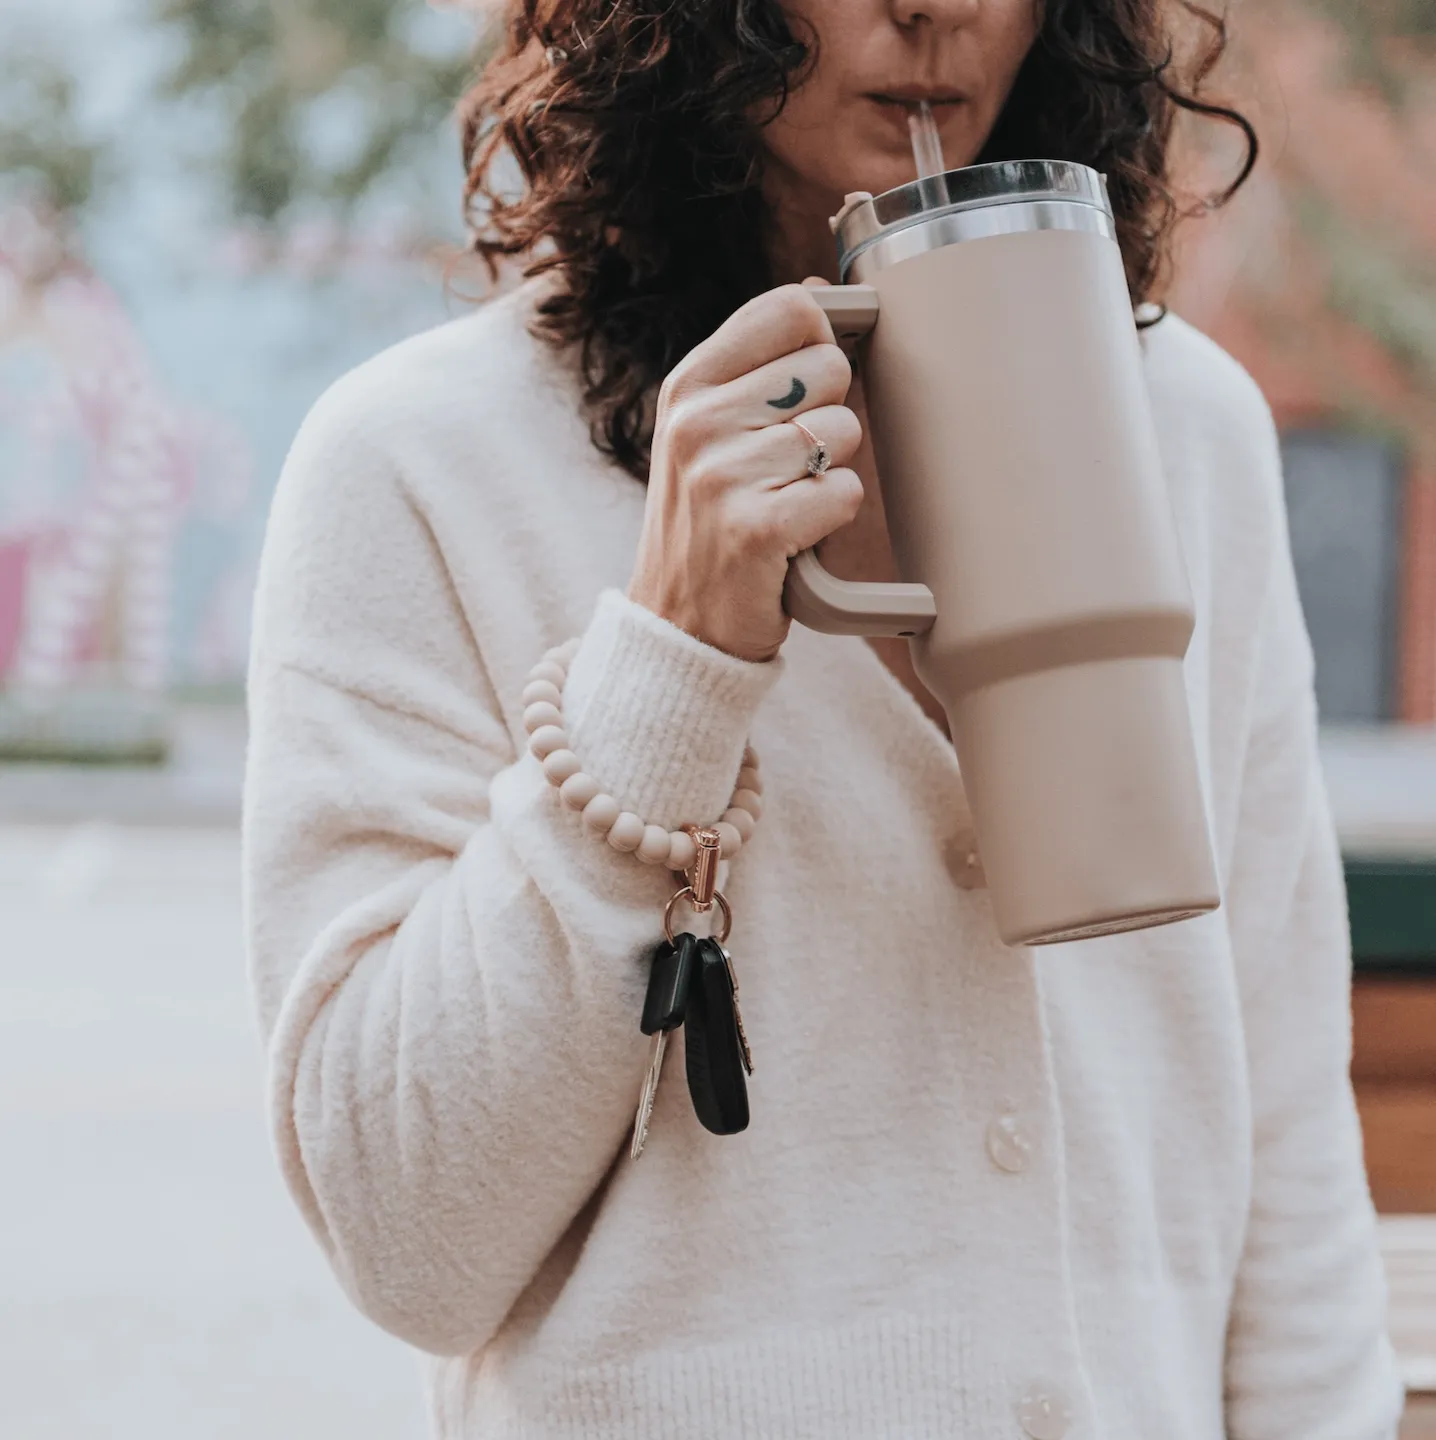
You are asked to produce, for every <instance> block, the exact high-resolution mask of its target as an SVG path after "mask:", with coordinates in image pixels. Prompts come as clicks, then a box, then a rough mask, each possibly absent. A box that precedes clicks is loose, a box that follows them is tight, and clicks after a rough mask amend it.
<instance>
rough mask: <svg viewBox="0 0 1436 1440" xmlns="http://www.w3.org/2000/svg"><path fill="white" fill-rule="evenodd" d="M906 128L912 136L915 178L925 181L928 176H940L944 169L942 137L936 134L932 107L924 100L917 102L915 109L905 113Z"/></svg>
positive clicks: (935, 122)
mask: <svg viewBox="0 0 1436 1440" xmlns="http://www.w3.org/2000/svg"><path fill="white" fill-rule="evenodd" d="M907 128H908V134H910V135H911V136H912V158H913V161H914V163H915V164H916V165H917V178H918V179H919V180H925V179H927V177H928V176H929V175H941V174H942V172H943V170H944V169H945V168H946V167H945V166H944V164H943V160H942V137H941V136H940V135H939V134H938V133H937V121H936V120H934V119H933V118H932V106H931V105H929V104H928V103H927V101H926V100H920V101H918V104H917V108H916V109H915V110H909V111H908V112H907Z"/></svg>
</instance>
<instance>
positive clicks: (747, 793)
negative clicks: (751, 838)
mask: <svg viewBox="0 0 1436 1440" xmlns="http://www.w3.org/2000/svg"><path fill="white" fill-rule="evenodd" d="M728 803H729V804H730V805H731V806H733V807H734V808H735V809H738V810H746V811H747V812H748V813H749V814H750V815H751V816H752V817H753V818H754V819H755V820H761V819H762V818H763V797H762V796H761V795H759V794H758V792H757V791H756V790H746V789H745V790H735V791H734V792H733V798H732V799H731V800H730V801H729V802H728Z"/></svg>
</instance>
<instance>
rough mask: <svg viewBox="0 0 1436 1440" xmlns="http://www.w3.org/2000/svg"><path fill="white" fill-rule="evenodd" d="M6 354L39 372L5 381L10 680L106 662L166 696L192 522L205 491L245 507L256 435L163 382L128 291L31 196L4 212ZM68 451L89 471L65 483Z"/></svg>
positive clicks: (5, 625)
mask: <svg viewBox="0 0 1436 1440" xmlns="http://www.w3.org/2000/svg"><path fill="white" fill-rule="evenodd" d="M6 351H11V352H12V353H13V352H16V351H24V352H27V355H26V358H28V359H30V360H31V361H38V362H39V365H38V370H39V376H40V378H39V382H38V384H32V385H27V386H24V387H21V388H20V389H19V390H18V391H14V390H12V391H8V392H7V390H6V388H5V387H3V386H0V425H3V426H5V427H7V428H8V429H9V431H10V438H11V440H12V445H11V446H10V448H11V450H12V451H13V452H14V453H15V454H16V456H17V459H16V462H15V465H14V467H13V470H12V474H11V475H10V476H9V477H8V478H7V480H6V485H5V489H6V490H7V492H9V493H8V494H7V495H6V496H4V497H3V498H4V499H5V500H6V502H7V503H6V512H8V513H5V514H0V681H3V683H4V684H5V686H6V688H7V689H10V690H12V691H14V692H16V693H18V694H20V695H23V696H34V697H37V698H43V697H46V696H50V695H54V694H56V693H58V692H61V691H63V690H64V689H66V688H67V687H70V686H73V685H76V684H78V683H85V682H86V681H88V680H90V679H92V678H93V676H94V673H95V671H94V663H93V662H95V661H96V660H104V661H108V662H109V664H110V665H111V666H112V669H111V670H110V671H109V673H107V674H104V675H103V677H102V680H103V682H104V683H106V684H114V683H119V684H120V685H122V686H123V687H125V688H127V689H130V690H133V691H136V692H139V693H142V694H154V693H157V692H159V691H160V690H162V689H163V688H164V687H165V685H166V683H167V682H168V680H169V679H170V671H171V660H172V657H171V639H170V637H171V634H172V630H173V624H172V619H173V617H172V581H173V571H174V560H175V550H176V541H177V538H178V535H179V531H180V528H181V525H182V523H183V521H184V519H185V517H186V515H187V513H188V512H189V511H190V510H191V508H192V507H193V506H195V505H196V504H197V503H202V504H203V505H204V506H205V507H206V509H207V510H208V511H209V512H210V513H212V514H213V515H215V516H216V517H220V518H222V517H233V516H235V515H237V514H239V512H240V511H241V509H242V506H243V504H244V502H245V500H246V497H247V494H248V491H249V487H250V479H251V476H250V466H249V463H248V457H247V449H246V446H245V442H244V440H243V438H242V437H241V436H240V435H238V433H237V432H235V431H234V430H233V429H232V427H230V426H229V425H227V424H226V423H225V422H224V421H222V420H220V419H218V418H217V417H214V416H211V415H208V414H206V413H203V412H201V411H199V410H198V409H196V408H195V407H192V406H190V405H187V404H185V403H184V402H182V401H181V400H179V399H177V398H176V397H175V396H173V395H172V394H171V393H170V392H169V391H168V390H167V389H166V387H165V385H164V384H163V382H162V381H161V380H160V378H159V376H158V375H157V374H156V372H155V368H154V366H153V365H152V363H151V362H150V359H149V357H148V355H147V354H146V351H145V347H144V345H143V343H142V341H141V339H140V336H139V335H138V333H137V332H136V330H135V327H134V326H133V324H132V323H131V322H130V320H129V318H128V316H127V315H126V313H125V311H124V308H123V306H122V305H121V303H120V300H119V298H118V297H117V296H116V295H115V293H114V292H113V291H112V290H111V289H110V288H109V287H108V286H107V285H106V284H105V283H104V282H103V281H102V280H101V279H100V278H99V277H98V276H96V275H95V274H93V273H92V272H90V271H89V270H87V269H86V268H85V267H84V266H83V265H81V264H79V263H78V262H76V261H75V260H74V259H73V258H72V257H71V256H70V255H68V254H67V253H66V251H65V247H64V245H63V242H62V240H61V238H60V234H59V230H58V227H57V226H56V225H54V224H52V223H47V221H46V219H45V218H44V217H42V216H41V215H40V214H38V213H36V212H35V211H34V210H31V209H28V208H19V207H17V208H15V209H12V210H9V211H7V212H5V213H4V214H0V356H3V355H4V354H5V352H6ZM7 412H8V413H7ZM67 461H71V462H73V464H72V467H71V468H73V469H74V470H77V471H78V475H77V476H74V477H71V478H70V482H69V483H68V484H67V483H66V477H65V476H63V475H62V472H63V471H64V469H65V467H66V462H67ZM202 635H203V632H202ZM201 643H203V639H202V640H201Z"/></svg>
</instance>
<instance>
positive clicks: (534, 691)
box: [523, 680, 563, 707]
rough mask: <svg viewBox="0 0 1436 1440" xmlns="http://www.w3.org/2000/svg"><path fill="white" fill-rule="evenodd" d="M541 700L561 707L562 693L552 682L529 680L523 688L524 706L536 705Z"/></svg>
mask: <svg viewBox="0 0 1436 1440" xmlns="http://www.w3.org/2000/svg"><path fill="white" fill-rule="evenodd" d="M541 700H546V701H547V702H548V703H549V704H550V705H562V704H563V691H562V690H560V689H559V688H558V686H557V685H555V684H554V683H553V681H552V680H530V681H529V683H528V684H527V685H525V686H524V694H523V701H524V705H525V706H526V707H527V706H529V705H537V704H538V703H539V701H541Z"/></svg>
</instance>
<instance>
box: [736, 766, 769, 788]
mask: <svg viewBox="0 0 1436 1440" xmlns="http://www.w3.org/2000/svg"><path fill="white" fill-rule="evenodd" d="M733 788H734V789H735V790H751V791H752V792H753V793H754V794H755V795H761V794H762V793H763V777H762V776H761V775H759V774H758V771H757V768H756V767H755V766H752V765H745V766H744V767H743V768H742V769H741V770H740V771H739V772H738V783H737V784H736V785H735V786H734V787H733Z"/></svg>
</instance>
